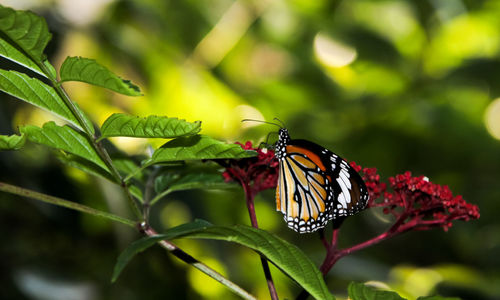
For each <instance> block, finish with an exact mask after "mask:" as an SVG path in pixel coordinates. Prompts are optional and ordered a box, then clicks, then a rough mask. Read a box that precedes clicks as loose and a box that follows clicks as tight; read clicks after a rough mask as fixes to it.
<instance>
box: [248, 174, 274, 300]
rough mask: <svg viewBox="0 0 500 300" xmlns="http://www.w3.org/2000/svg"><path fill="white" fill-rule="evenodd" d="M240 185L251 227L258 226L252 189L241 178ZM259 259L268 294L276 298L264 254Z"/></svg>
mask: <svg viewBox="0 0 500 300" xmlns="http://www.w3.org/2000/svg"><path fill="white" fill-rule="evenodd" d="M240 182H241V186H242V187H243V192H244V193H245V198H246V203H247V208H248V214H249V216H250V222H251V223H252V227H254V228H259V224H258V223H257V216H256V214H255V205H254V201H253V198H254V194H253V192H252V189H251V188H250V186H249V185H248V183H246V182H244V181H243V180H241V181H240ZM260 261H261V263H262V269H264V275H265V276H266V282H267V288H268V289H269V294H270V295H271V299H272V300H278V299H279V298H278V293H277V292H276V287H275V286H274V281H273V277H272V275H271V270H270V269H269V264H268V262H267V260H266V258H265V257H264V256H262V255H261V256H260Z"/></svg>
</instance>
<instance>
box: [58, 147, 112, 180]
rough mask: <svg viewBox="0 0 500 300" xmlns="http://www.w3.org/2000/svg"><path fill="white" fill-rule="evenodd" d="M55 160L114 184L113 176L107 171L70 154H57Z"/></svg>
mask: <svg viewBox="0 0 500 300" xmlns="http://www.w3.org/2000/svg"><path fill="white" fill-rule="evenodd" d="M57 158H58V159H59V160H60V161H61V162H63V163H64V164H66V165H68V166H70V167H73V168H77V169H79V170H81V171H83V172H85V173H87V174H90V175H93V176H99V177H102V178H104V179H107V180H109V181H111V182H116V181H115V179H114V178H113V176H112V175H111V174H110V173H109V172H108V171H106V170H105V169H103V168H101V167H99V166H98V165H96V164H94V163H92V162H90V161H88V160H85V159H83V158H80V157H78V156H76V155H73V154H70V153H59V154H58V155H57Z"/></svg>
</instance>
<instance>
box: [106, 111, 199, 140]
mask: <svg viewBox="0 0 500 300" xmlns="http://www.w3.org/2000/svg"><path fill="white" fill-rule="evenodd" d="M200 126H201V122H200V121H196V122H194V123H190V122H186V121H185V120H179V119H177V118H168V117H159V116H148V117H147V118H141V117H136V116H130V115H126V114H118V113H117V114H112V115H111V116H110V117H109V118H108V119H107V120H106V121H104V123H103V124H102V126H101V132H102V137H103V138H105V137H111V136H128V137H140V138H165V139H166V138H175V137H181V136H188V135H194V134H197V133H198V132H200V130H201V128H200Z"/></svg>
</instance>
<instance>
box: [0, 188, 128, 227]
mask: <svg viewBox="0 0 500 300" xmlns="http://www.w3.org/2000/svg"><path fill="white" fill-rule="evenodd" d="M0 191H3V192H7V193H11V194H14V195H18V196H22V197H27V198H31V199H35V200H39V201H42V202H46V203H49V204H53V205H57V206H62V207H66V208H69V209H72V210H77V211H80V212H83V213H86V214H91V215H93V216H96V217H101V218H104V219H108V220H111V221H115V222H119V223H122V224H125V225H128V226H130V227H135V224H136V223H135V222H134V221H132V220H129V219H126V218H123V217H120V216H117V215H114V214H110V213H107V212H105V211H101V210H97V209H95V208H91V207H88V206H85V205H82V204H79V203H75V202H71V201H68V200H64V199H61V198H57V197H54V196H49V195H46V194H42V193H38V192H35V191H32V190H28V189H24V188H21V187H18V186H15V185H10V184H7V183H4V182H0Z"/></svg>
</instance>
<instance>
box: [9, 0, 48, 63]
mask: <svg viewBox="0 0 500 300" xmlns="http://www.w3.org/2000/svg"><path fill="white" fill-rule="evenodd" d="M0 31H1V32H3V33H4V34H5V35H6V36H8V37H9V39H10V40H11V41H12V42H13V43H15V44H16V45H17V46H18V47H19V48H21V49H22V50H23V51H24V52H26V53H27V54H28V55H29V56H30V57H31V59H33V60H34V61H35V62H36V63H42V61H43V60H44V57H45V55H44V54H43V51H44V49H45V47H46V46H47V44H48V43H49V41H50V39H51V37H52V35H51V34H50V32H49V29H48V27H47V23H46V22H45V20H44V19H43V18H42V17H39V16H37V15H35V14H34V13H32V12H30V11H16V10H13V9H11V8H8V7H5V6H1V5H0Z"/></svg>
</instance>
